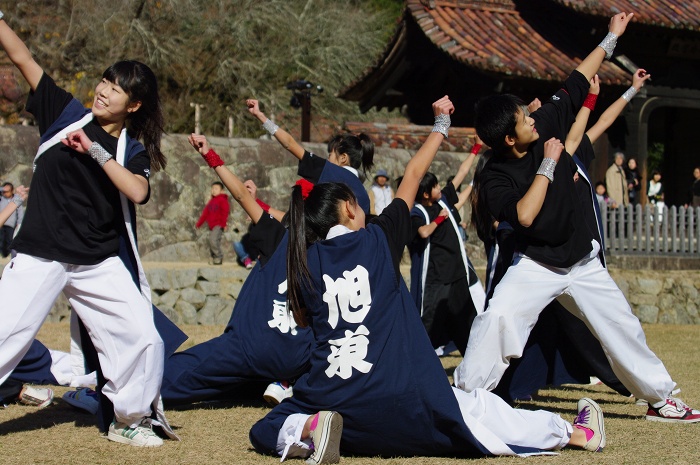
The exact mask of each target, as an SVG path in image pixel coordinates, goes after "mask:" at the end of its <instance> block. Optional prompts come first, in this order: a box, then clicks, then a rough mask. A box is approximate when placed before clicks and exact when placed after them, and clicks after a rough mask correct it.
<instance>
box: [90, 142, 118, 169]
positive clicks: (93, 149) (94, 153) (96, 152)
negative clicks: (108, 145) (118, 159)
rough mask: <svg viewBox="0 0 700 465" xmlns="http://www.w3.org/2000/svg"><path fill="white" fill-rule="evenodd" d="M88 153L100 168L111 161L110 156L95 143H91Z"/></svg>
mask: <svg viewBox="0 0 700 465" xmlns="http://www.w3.org/2000/svg"><path fill="white" fill-rule="evenodd" d="M88 153H89V154H90V156H91V157H92V158H93V160H95V161H96V162H97V163H99V164H100V166H105V163H107V162H108V161H109V160H111V159H112V155H110V153H109V152H108V151H107V150H105V149H104V147H102V146H101V145H100V144H98V143H97V142H93V143H92V145H91V146H90V148H89V149H88Z"/></svg>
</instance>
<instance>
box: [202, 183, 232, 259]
mask: <svg viewBox="0 0 700 465" xmlns="http://www.w3.org/2000/svg"><path fill="white" fill-rule="evenodd" d="M229 211H230V207H229V204H228V195H226V194H225V193H224V185H223V184H222V183H220V182H219V181H215V182H213V183H212V185H211V200H209V202H208V203H207V205H206V206H205V207H204V211H203V212H202V216H200V217H199V221H197V225H196V227H197V228H198V229H199V227H200V226H202V225H203V224H204V222H205V221H206V222H207V225H208V226H209V253H210V254H211V259H212V263H213V264H214V265H221V264H222V263H223V261H224V253H223V252H222V251H221V236H222V235H223V233H224V229H226V222H227V221H228V214H229Z"/></svg>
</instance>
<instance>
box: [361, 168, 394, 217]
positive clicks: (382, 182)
mask: <svg viewBox="0 0 700 465" xmlns="http://www.w3.org/2000/svg"><path fill="white" fill-rule="evenodd" d="M367 195H369V212H370V214H371V215H379V214H381V213H382V210H384V208H385V207H386V206H387V205H389V204H390V203H391V201H392V200H393V199H394V191H393V190H392V189H391V186H390V185H389V175H388V174H387V172H386V170H377V174H376V175H375V176H374V183H373V184H372V187H370V188H369V190H368V191H367Z"/></svg>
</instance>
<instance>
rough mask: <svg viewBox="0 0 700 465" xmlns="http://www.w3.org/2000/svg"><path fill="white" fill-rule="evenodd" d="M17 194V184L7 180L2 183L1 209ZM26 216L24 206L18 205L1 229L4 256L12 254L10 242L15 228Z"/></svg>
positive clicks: (0, 237) (0, 240) (0, 239)
mask: <svg viewBox="0 0 700 465" xmlns="http://www.w3.org/2000/svg"><path fill="white" fill-rule="evenodd" d="M14 194H15V186H13V185H12V183H9V182H6V183H4V184H3V185H2V197H1V198H0V211H2V210H3V209H4V208H5V207H6V206H8V205H9V204H10V202H12V197H13V196H14ZM23 216H24V207H21V206H20V207H17V210H15V211H14V212H13V213H12V214H11V215H10V216H9V217H8V218H7V221H5V224H4V225H3V226H2V228H1V229H0V254H2V256H3V258H4V257H7V256H8V255H10V244H11V243H12V238H13V237H14V234H15V228H16V227H17V226H18V225H19V224H21V223H22V217H23Z"/></svg>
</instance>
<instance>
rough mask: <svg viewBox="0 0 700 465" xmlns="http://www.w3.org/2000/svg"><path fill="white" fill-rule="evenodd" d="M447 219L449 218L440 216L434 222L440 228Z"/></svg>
mask: <svg viewBox="0 0 700 465" xmlns="http://www.w3.org/2000/svg"><path fill="white" fill-rule="evenodd" d="M446 218H447V217H446V216H438V217H437V218H435V219H434V220H433V222H434V223H435V224H436V225H438V226H440V225H441V224H442V222H443V221H445V219H446Z"/></svg>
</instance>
